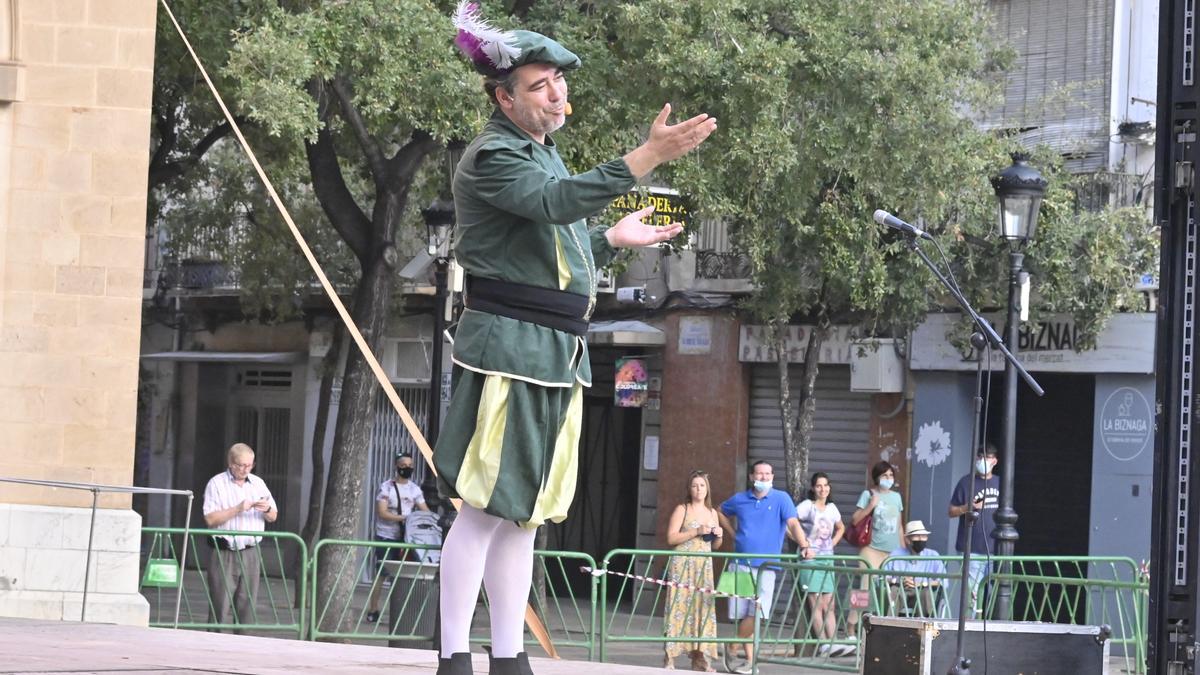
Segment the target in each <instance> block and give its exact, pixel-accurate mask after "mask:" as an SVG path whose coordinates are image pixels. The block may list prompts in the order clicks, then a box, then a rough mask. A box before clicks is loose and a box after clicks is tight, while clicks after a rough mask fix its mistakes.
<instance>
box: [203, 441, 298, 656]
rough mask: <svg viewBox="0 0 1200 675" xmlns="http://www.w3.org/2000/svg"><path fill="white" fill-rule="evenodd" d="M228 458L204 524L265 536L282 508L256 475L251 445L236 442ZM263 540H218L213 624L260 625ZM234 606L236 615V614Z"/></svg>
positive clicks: (211, 571) (211, 569)
mask: <svg viewBox="0 0 1200 675" xmlns="http://www.w3.org/2000/svg"><path fill="white" fill-rule="evenodd" d="M226 459H227V461H228V464H229V468H228V469H226V470H225V471H222V472H221V473H219V474H217V475H215V476H213V477H212V478H211V479H210V480H209V481H208V486H207V487H205V488H204V522H205V524H206V525H207V526H208V527H209V528H212V529H216V530H233V531H242V532H262V531H263V530H264V529H265V524H266V523H273V522H275V519H276V518H278V517H279V509H278V507H276V506H275V498H274V497H272V496H271V491H270V490H268V489H267V484H266V483H264V482H263V479H261V478H259V477H258V476H255V475H253V474H251V473H250V470H251V469H253V468H254V450H252V449H251V448H250V446H249V445H246V444H245V443H234V444H233V445H232V446H231V447H230V448H229V452H228V453H226ZM261 540H262V537H255V536H252V535H218V536H214V537H213V538H212V542H213V545H214V546H215V547H216V548H215V550H214V551H213V555H212V557H211V558H209V561H208V587H209V592H210V594H211V596H212V604H211V605H210V608H211V609H210V612H211V614H210V615H209V622H210V623H222V624H228V623H241V624H248V623H254V618H253V617H254V597H255V595H257V594H258V579H259V566H260V565H259V554H258V542H259V541H261ZM231 605H233V606H234V607H233V608H234V609H236V612H234V613H231V612H230V609H231ZM235 632H238V633H240V632H241V631H240V630H239V631H235Z"/></svg>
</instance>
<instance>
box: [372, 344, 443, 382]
mask: <svg viewBox="0 0 1200 675" xmlns="http://www.w3.org/2000/svg"><path fill="white" fill-rule="evenodd" d="M432 354H433V344H432V343H430V342H429V341H428V340H422V339H421V338H415V337H409V338H386V339H385V340H384V343H383V354H382V358H381V359H380V362H381V363H380V365H382V366H383V370H384V372H386V373H387V376H388V379H389V380H391V381H392V382H396V383H400V384H428V383H429V373H430V371H431V366H430V363H431V362H432Z"/></svg>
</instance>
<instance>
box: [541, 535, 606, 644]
mask: <svg viewBox="0 0 1200 675" xmlns="http://www.w3.org/2000/svg"><path fill="white" fill-rule="evenodd" d="M534 555H535V556H536V557H535V559H534V560H535V564H537V565H538V566H539V568H540V569H541V572H542V579H544V583H543V586H544V592H543V590H542V589H540V588H534V589H533V593H531V596H532V598H533V606H534V611H535V612H537V615H538V617H539V618H541V620H542V623H543V624H544V625H545V626H546V631H547V632H548V633H549V634H550V640H551V642H553V643H554V646H555V648H556V649H559V650H562V649H563V648H567V649H572V648H573V649H579V650H582V651H583V653H584V654H586V658H587V660H588V661H591V660H592V659H594V658H595V656H596V597H597V591H598V589H599V587H600V582H599V579H597V578H595V577H584V576H583V575H582V574H581V573H580V571H579V570H580V568H582V567H589V568H595V567H596V561H595V559H593V558H592V556H590V555H588V554H586V553H575V552H573V551H535V552H534ZM584 598H586V599H584ZM581 600H582V602H581ZM526 643H527V644H529V643H530V639H529V637H528V636H527V637H526Z"/></svg>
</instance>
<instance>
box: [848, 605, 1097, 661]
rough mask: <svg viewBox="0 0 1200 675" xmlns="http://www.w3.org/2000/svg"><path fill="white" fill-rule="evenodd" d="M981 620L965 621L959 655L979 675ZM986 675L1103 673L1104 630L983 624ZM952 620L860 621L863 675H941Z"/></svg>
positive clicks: (951, 650) (953, 645) (952, 652)
mask: <svg viewBox="0 0 1200 675" xmlns="http://www.w3.org/2000/svg"><path fill="white" fill-rule="evenodd" d="M984 626H985V623H984V622H983V621H968V622H967V623H966V637H965V639H964V641H963V651H964V653H965V655H966V657H967V658H969V659H971V672H972V673H983V672H984V667H985V666H984V662H983V657H984V644H985V641H984V637H985V633H984ZM986 627H987V633H986V645H987V665H986V669H987V674H988V675H1018V674H1019V675H1108V652H1109V642H1108V638H1109V637H1110V636H1111V635H1112V631H1111V630H1110V629H1109V627H1108V626H1077V625H1073V624H1061V623H1037V622H1027V621H988V622H986ZM957 631H958V620H957V619H919V618H918V619H910V618H902V617H876V616H867V617H864V618H863V643H864V644H863V660H862V673H863V675H944V674H945V673H946V672H948V671H949V670H950V667H951V666H952V665H953V664H954V659H955V656H956V651H957V648H958V645H957V635H958V633H957Z"/></svg>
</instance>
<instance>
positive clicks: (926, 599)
mask: <svg viewBox="0 0 1200 675" xmlns="http://www.w3.org/2000/svg"><path fill="white" fill-rule="evenodd" d="M928 545H929V530H928V529H927V528H926V527H925V523H923V522H921V521H919V520H910V521H908V522H907V523H906V524H905V525H904V546H901V547H899V548H897V549H896V550H894V551H892V553H891V555H889V556H888V558H889V560H888V561H887V562H886V563H884V569H886V570H888V571H892V572H896V573H897V574H896V575H895V576H889V577H888V597H889V598H890V600H891V607H892V613H896V614H910V615H912V616H933V615H934V610H935V609H936V605H935V604H934V602H935V598H937V596H938V590H939V589H941V586H942V579H941V578H938V577H930V576H914V575H932V574H945V573H946V565H945V563H943V562H942V561H941V559H940V557H939V555H938V552H937V551H935V550H933V549H931V548H929V547H928ZM897 558H901V559H900V560H897ZM914 558H917V559H914Z"/></svg>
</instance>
